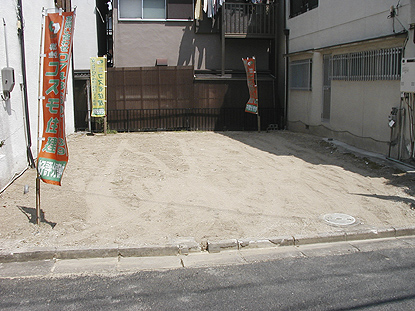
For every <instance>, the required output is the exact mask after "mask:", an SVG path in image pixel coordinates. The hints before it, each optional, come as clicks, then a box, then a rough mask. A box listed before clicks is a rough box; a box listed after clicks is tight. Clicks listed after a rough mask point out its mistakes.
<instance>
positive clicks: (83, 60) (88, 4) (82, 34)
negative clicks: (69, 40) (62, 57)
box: [72, 0, 105, 70]
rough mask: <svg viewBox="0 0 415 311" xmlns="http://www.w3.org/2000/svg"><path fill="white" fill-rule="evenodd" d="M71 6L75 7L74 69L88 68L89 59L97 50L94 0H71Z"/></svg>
mask: <svg viewBox="0 0 415 311" xmlns="http://www.w3.org/2000/svg"><path fill="white" fill-rule="evenodd" d="M72 7H76V21H75V34H74V42H73V56H74V58H73V59H74V69H75V70H89V67H90V65H89V59H90V57H96V56H97V51H98V43H97V23H96V14H97V12H96V10H95V0H72ZM103 18H104V20H105V16H103Z"/></svg>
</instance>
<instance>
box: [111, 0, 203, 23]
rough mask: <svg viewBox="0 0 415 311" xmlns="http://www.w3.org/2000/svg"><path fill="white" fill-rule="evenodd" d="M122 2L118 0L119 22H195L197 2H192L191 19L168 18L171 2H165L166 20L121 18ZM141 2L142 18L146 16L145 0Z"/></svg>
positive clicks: (166, 0) (165, 0)
mask: <svg viewBox="0 0 415 311" xmlns="http://www.w3.org/2000/svg"><path fill="white" fill-rule="evenodd" d="M121 1H122V0H117V11H118V12H117V14H118V20H119V21H134V22H137V21H139V22H163V21H165V22H185V21H186V22H193V21H194V9H195V1H194V0H191V1H192V16H191V18H168V16H167V15H168V1H169V0H164V18H142V17H121V10H120V2H121ZM139 1H141V12H142V14H141V15H142V16H143V15H144V14H143V12H144V5H143V1H144V0H139Z"/></svg>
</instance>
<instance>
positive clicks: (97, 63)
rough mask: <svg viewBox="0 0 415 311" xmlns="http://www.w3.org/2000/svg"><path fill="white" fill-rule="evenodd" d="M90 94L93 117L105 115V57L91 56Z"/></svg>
mask: <svg viewBox="0 0 415 311" xmlns="http://www.w3.org/2000/svg"><path fill="white" fill-rule="evenodd" d="M90 64H91V94H92V114H91V116H93V117H104V116H105V104H106V91H105V88H106V64H107V59H106V58H105V57H91V59H90Z"/></svg>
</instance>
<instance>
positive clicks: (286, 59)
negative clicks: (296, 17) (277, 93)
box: [283, 1, 290, 130]
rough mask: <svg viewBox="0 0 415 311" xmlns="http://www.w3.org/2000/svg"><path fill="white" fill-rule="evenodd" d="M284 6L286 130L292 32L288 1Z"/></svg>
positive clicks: (285, 125)
mask: <svg viewBox="0 0 415 311" xmlns="http://www.w3.org/2000/svg"><path fill="white" fill-rule="evenodd" d="M283 3H284V5H283V7H284V35H285V56H284V57H285V92H284V93H285V94H284V105H285V107H284V108H285V109H284V129H285V130H286V129H287V127H288V101H289V97H288V94H289V80H288V79H289V68H290V66H289V58H288V53H289V51H290V49H289V47H290V43H289V41H290V30H289V29H287V5H286V1H283Z"/></svg>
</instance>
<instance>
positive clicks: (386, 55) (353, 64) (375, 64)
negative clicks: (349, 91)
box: [331, 48, 402, 81]
mask: <svg viewBox="0 0 415 311" xmlns="http://www.w3.org/2000/svg"><path fill="white" fill-rule="evenodd" d="M331 60H332V66H333V70H332V76H331V79H332V80H347V81H371V80H399V79H400V77H401V65H400V64H401V60H402V48H391V49H381V50H375V51H364V52H357V53H348V54H339V55H333V56H332V57H331Z"/></svg>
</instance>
